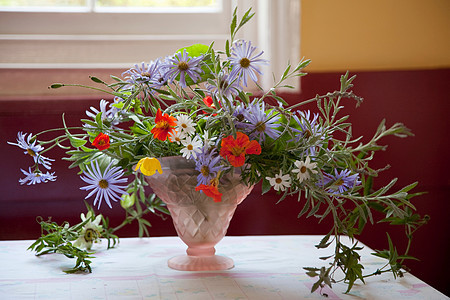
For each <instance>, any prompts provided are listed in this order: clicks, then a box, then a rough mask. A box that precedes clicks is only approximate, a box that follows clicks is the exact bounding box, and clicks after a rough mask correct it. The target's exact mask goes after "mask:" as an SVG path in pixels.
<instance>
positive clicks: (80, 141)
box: [69, 135, 87, 148]
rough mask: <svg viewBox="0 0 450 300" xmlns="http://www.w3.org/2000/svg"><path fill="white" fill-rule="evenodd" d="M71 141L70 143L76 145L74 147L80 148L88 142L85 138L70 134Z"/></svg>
mask: <svg viewBox="0 0 450 300" xmlns="http://www.w3.org/2000/svg"><path fill="white" fill-rule="evenodd" d="M69 141H70V144H71V145H72V147H74V148H79V147H81V146H84V144H86V142H87V141H85V140H83V139H79V138H76V137H73V136H72V135H69Z"/></svg>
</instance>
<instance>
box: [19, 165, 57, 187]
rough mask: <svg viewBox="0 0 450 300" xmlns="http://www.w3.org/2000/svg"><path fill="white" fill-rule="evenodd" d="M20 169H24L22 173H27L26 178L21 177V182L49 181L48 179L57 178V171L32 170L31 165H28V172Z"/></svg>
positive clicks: (28, 183) (53, 179)
mask: <svg viewBox="0 0 450 300" xmlns="http://www.w3.org/2000/svg"><path fill="white" fill-rule="evenodd" d="M20 171H22V173H23V174H24V175H25V178H22V179H19V182H20V184H25V183H27V185H31V184H36V183H47V182H48V181H55V180H56V176H55V175H54V174H55V172H53V173H49V172H47V173H45V174H44V173H42V172H41V171H39V170H36V171H31V168H30V167H28V172H27V171H25V170H22V169H20Z"/></svg>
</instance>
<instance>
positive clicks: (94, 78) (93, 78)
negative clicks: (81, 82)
mask: <svg viewBox="0 0 450 300" xmlns="http://www.w3.org/2000/svg"><path fill="white" fill-rule="evenodd" d="M89 78H90V79H91V80H92V81H93V82H96V83H102V84H106V83H105V82H104V81H103V80H101V79H99V78H97V77H95V76H89Z"/></svg>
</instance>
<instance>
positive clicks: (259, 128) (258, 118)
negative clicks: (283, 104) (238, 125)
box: [244, 102, 281, 141]
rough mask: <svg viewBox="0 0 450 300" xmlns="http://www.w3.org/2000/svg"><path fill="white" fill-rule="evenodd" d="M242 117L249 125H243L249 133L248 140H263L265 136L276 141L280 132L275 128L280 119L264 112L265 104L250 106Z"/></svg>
mask: <svg viewBox="0 0 450 300" xmlns="http://www.w3.org/2000/svg"><path fill="white" fill-rule="evenodd" d="M244 117H245V119H246V120H247V121H249V122H250V124H248V123H247V124H245V127H246V130H247V131H249V132H250V135H249V137H250V139H256V138H259V141H264V140H265V138H266V137H265V135H266V134H267V135H268V136H269V137H271V138H272V139H274V140H275V139H277V138H278V137H279V136H280V134H281V133H280V132H279V131H278V130H276V129H275V128H276V127H278V125H277V124H275V123H276V122H278V120H279V119H280V117H279V116H274V115H273V112H270V113H269V114H267V113H266V111H265V104H264V102H261V104H258V103H256V102H254V104H252V105H250V107H249V108H248V109H247V110H246V111H244Z"/></svg>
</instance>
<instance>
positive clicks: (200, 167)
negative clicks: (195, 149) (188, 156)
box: [195, 145, 224, 185]
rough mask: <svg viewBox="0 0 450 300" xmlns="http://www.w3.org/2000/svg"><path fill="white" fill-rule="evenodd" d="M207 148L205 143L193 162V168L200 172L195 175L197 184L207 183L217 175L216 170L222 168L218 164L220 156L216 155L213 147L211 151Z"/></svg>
mask: <svg viewBox="0 0 450 300" xmlns="http://www.w3.org/2000/svg"><path fill="white" fill-rule="evenodd" d="M209 149H210V148H209V146H208V145H205V146H204V147H203V148H202V152H201V153H200V154H199V155H198V157H197V160H196V162H195V169H196V170H197V171H199V172H200V174H198V176H197V182H198V184H199V185H200V184H205V185H208V184H209V183H210V182H211V180H212V179H214V178H216V177H217V172H219V171H222V170H223V169H224V167H223V166H222V165H220V164H219V162H220V161H221V159H222V158H221V157H220V156H218V155H217V156H216V150H215V149H213V150H212V151H209Z"/></svg>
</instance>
